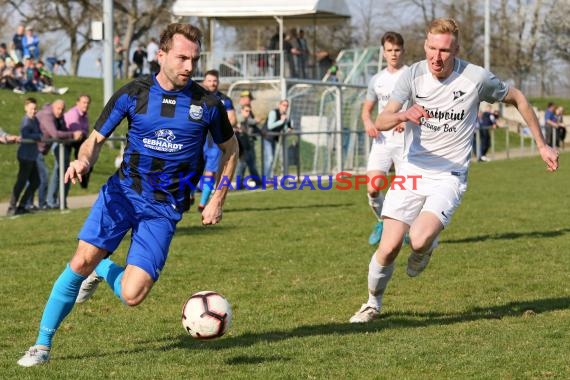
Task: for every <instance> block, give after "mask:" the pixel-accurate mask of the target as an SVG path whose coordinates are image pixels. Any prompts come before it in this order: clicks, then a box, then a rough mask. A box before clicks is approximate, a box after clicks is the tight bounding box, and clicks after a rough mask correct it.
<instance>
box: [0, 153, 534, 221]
mask: <svg viewBox="0 0 570 380" xmlns="http://www.w3.org/2000/svg"><path fill="white" fill-rule="evenodd" d="M537 154H538V153H537V152H536V151H535V153H534V154H531V152H530V151H529V149H528V148H526V149H524V151H521V149H520V148H517V149H511V150H510V152H509V157H510V158H518V157H526V156H531V155H537ZM489 157H491V158H492V159H495V160H504V159H506V158H507V154H506V153H505V152H497V153H495V157H494V158H493V157H492V155H491V154H489ZM474 164H475V163H474ZM483 165H484V164H483ZM96 198H97V194H91V195H80V196H75V197H68V198H67V206H68V207H69V208H70V209H77V208H85V207H91V206H92V205H93V203H94V202H95V199H96ZM6 211H8V202H4V203H0V217H2V216H4V215H6Z"/></svg>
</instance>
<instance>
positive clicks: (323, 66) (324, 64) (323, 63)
mask: <svg viewBox="0 0 570 380" xmlns="http://www.w3.org/2000/svg"><path fill="white" fill-rule="evenodd" d="M315 57H316V59H317V61H318V66H319V77H318V80H322V79H323V78H324V77H325V75H326V74H327V73H328V70H329V67H331V66H332V64H333V62H334V61H333V59H332V58H331V56H330V54H329V52H328V51H324V50H321V51H318V52H317V53H316V54H315Z"/></svg>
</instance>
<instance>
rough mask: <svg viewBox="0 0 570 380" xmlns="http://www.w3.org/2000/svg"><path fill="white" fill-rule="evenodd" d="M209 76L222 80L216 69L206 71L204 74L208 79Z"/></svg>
mask: <svg viewBox="0 0 570 380" xmlns="http://www.w3.org/2000/svg"><path fill="white" fill-rule="evenodd" d="M208 75H211V76H213V77H216V78H218V79H220V72H219V71H218V70H216V69H212V70H208V71H206V73H205V74H204V77H207V76H208Z"/></svg>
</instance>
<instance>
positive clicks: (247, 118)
mask: <svg viewBox="0 0 570 380" xmlns="http://www.w3.org/2000/svg"><path fill="white" fill-rule="evenodd" d="M237 119H238V124H237V128H236V129H235V131H236V136H237V139H238V143H239V161H238V164H237V167H236V174H237V177H236V188H237V189H241V188H243V187H244V186H246V182H245V181H244V175H245V169H246V168H247V169H249V174H250V175H251V176H252V178H253V180H254V181H255V184H256V185H258V186H259V185H261V183H262V182H261V176H260V175H259V172H258V171H257V166H256V164H255V140H256V137H255V135H260V134H261V131H260V130H259V128H258V126H257V122H256V121H255V119H252V118H251V106H249V105H244V106H242V107H241V108H240V114H239V115H238V118H237ZM252 120H253V122H252Z"/></svg>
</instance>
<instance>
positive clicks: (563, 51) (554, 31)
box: [543, 0, 570, 62]
mask: <svg viewBox="0 0 570 380" xmlns="http://www.w3.org/2000/svg"><path fill="white" fill-rule="evenodd" d="M552 10H553V11H552V12H550V13H549V14H548V17H547V18H546V20H545V23H544V30H543V33H544V34H545V36H546V39H547V41H549V44H548V45H549V47H550V48H552V50H553V51H554V52H555V53H556V54H557V55H558V56H559V57H560V58H562V59H563V60H565V61H568V62H570V18H569V17H568V15H569V14H570V2H568V1H567V0H563V1H559V0H554V2H553V4H552Z"/></svg>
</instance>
